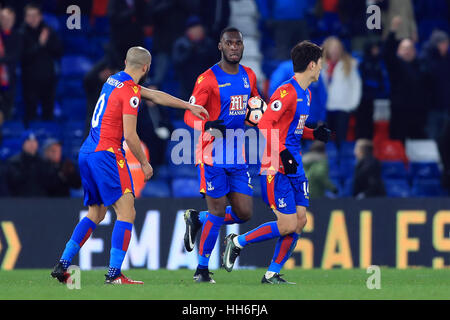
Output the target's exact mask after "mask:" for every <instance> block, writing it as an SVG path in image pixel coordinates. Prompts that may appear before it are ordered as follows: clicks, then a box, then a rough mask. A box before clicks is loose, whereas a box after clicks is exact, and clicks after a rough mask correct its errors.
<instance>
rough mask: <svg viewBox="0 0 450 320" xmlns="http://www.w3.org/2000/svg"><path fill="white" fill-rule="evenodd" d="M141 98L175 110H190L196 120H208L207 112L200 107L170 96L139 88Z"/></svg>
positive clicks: (157, 91)
mask: <svg viewBox="0 0 450 320" xmlns="http://www.w3.org/2000/svg"><path fill="white" fill-rule="evenodd" d="M141 97H142V98H143V99H146V100H151V101H152V102H154V103H156V104H159V105H163V106H168V107H172V108H177V109H186V110H190V111H191V112H192V113H193V114H194V115H195V116H197V117H198V118H200V119H202V120H205V119H208V118H209V114H208V111H206V109H205V108H203V107H202V106H199V105H196V104H190V103H189V102H187V101H184V100H181V99H178V98H176V97H174V96H171V95H170V94H167V93H165V92H162V91H159V90H153V89H148V88H145V87H142V86H141Z"/></svg>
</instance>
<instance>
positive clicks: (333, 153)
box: [325, 141, 338, 159]
mask: <svg viewBox="0 0 450 320" xmlns="http://www.w3.org/2000/svg"><path fill="white" fill-rule="evenodd" d="M325 150H326V152H327V155H328V158H330V159H331V158H333V159H336V158H337V156H338V152H337V148H336V144H335V143H334V142H333V141H330V142H328V143H327V144H326V145H325Z"/></svg>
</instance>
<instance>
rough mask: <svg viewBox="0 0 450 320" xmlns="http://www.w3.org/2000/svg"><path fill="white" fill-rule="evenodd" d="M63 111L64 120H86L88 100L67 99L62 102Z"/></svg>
mask: <svg viewBox="0 0 450 320" xmlns="http://www.w3.org/2000/svg"><path fill="white" fill-rule="evenodd" d="M61 111H62V116H63V118H66V119H70V120H77V121H81V120H85V119H86V99H84V98H65V99H63V100H61Z"/></svg>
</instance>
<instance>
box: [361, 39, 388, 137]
mask: <svg viewBox="0 0 450 320" xmlns="http://www.w3.org/2000/svg"><path fill="white" fill-rule="evenodd" d="M359 73H360V75H361V80H362V97H361V102H360V104H359V106H358V109H356V112H355V116H356V128H355V131H356V132H355V137H356V139H359V138H365V139H372V138H373V122H374V119H373V113H374V101H375V99H381V98H387V94H388V90H389V78H388V74H387V70H386V66H385V64H384V61H383V58H382V55H381V43H380V42H379V41H378V40H368V41H367V42H366V44H365V46H364V56H363V58H362V61H361V63H360V64H359Z"/></svg>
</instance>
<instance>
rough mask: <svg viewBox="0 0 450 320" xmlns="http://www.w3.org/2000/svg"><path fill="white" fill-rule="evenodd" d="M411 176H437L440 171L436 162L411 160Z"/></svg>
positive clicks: (439, 174) (413, 177)
mask: <svg viewBox="0 0 450 320" xmlns="http://www.w3.org/2000/svg"><path fill="white" fill-rule="evenodd" d="M410 172H411V178H412V179H415V178H426V179H428V178H439V177H440V176H441V172H440V170H439V167H438V164H437V163H436V162H411V169H410Z"/></svg>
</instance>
